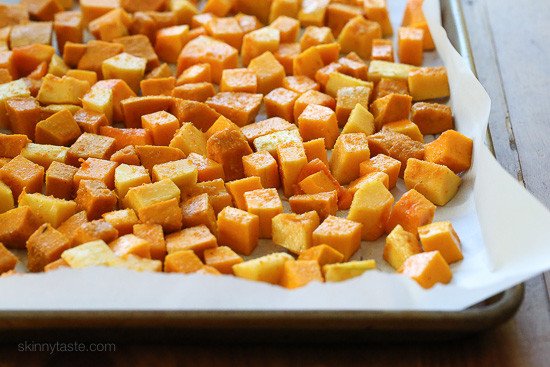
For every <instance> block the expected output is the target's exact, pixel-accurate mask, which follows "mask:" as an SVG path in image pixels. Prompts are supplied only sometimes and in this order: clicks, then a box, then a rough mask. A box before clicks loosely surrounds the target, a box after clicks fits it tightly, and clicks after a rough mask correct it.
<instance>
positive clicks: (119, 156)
mask: <svg viewBox="0 0 550 367" xmlns="http://www.w3.org/2000/svg"><path fill="white" fill-rule="evenodd" d="M110 160H111V161H113V162H117V163H119V164H129V165H133V166H139V165H141V161H140V160H139V156H138V154H137V151H136V148H134V146H133V145H128V146H127V147H124V148H122V149H120V150H118V151H116V152H115V153H113V155H112V156H111V158H110Z"/></svg>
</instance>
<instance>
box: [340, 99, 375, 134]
mask: <svg viewBox="0 0 550 367" xmlns="http://www.w3.org/2000/svg"><path fill="white" fill-rule="evenodd" d="M374 132H375V127H374V116H373V115H372V113H370V111H369V110H368V109H367V108H365V107H364V106H363V105H361V104H359V103H358V104H356V105H355V107H354V108H353V110H351V114H350V115H349V118H348V122H346V124H345V125H344V128H343V129H342V134H351V133H363V134H365V135H367V136H369V135H372V134H374Z"/></svg>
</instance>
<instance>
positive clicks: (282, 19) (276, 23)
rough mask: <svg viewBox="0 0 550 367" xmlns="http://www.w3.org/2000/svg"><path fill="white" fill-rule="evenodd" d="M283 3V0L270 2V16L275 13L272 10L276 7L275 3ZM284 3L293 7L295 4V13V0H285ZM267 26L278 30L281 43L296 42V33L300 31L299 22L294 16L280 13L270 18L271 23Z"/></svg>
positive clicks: (296, 7) (296, 8) (296, 3)
mask: <svg viewBox="0 0 550 367" xmlns="http://www.w3.org/2000/svg"><path fill="white" fill-rule="evenodd" d="M283 3H284V1H278V2H273V3H272V4H271V9H272V11H271V13H270V18H271V17H272V16H274V15H275V12H274V11H273V10H274V7H276V6H277V4H283ZM285 5H287V6H289V7H292V8H294V6H295V10H296V13H297V12H298V2H297V1H296V0H291V1H290V2H289V1H286V4H285ZM288 10H290V9H288ZM293 10H294V9H293ZM296 15H297V14H296ZM269 26H270V27H271V28H275V29H277V30H279V32H280V36H281V39H280V40H281V43H290V42H296V39H297V38H298V34H299V33H300V22H299V21H298V20H297V19H296V17H295V16H286V15H282V14H281V15H279V16H277V17H276V18H273V19H271V24H270V25H269Z"/></svg>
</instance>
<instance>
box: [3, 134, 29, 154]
mask: <svg viewBox="0 0 550 367" xmlns="http://www.w3.org/2000/svg"><path fill="white" fill-rule="evenodd" d="M29 142H30V140H29V138H28V137H27V136H26V135H23V134H12V135H7V134H0V157H6V158H14V157H16V156H18V155H19V154H21V151H22V150H23V148H25V146H26V145H27V144H28V143H29Z"/></svg>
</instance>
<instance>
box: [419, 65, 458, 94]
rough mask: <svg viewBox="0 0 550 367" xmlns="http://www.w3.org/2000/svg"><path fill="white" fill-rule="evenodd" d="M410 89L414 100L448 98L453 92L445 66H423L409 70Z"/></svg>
mask: <svg viewBox="0 0 550 367" xmlns="http://www.w3.org/2000/svg"><path fill="white" fill-rule="evenodd" d="M409 90H410V92H411V96H412V98H413V101H423V100H426V99H436V98H446V97H449V95H450V94H451V92H450V89H449V80H448V78H447V69H446V68H445V67H444V66H438V67H423V68H418V69H416V70H412V71H410V72H409Z"/></svg>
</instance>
